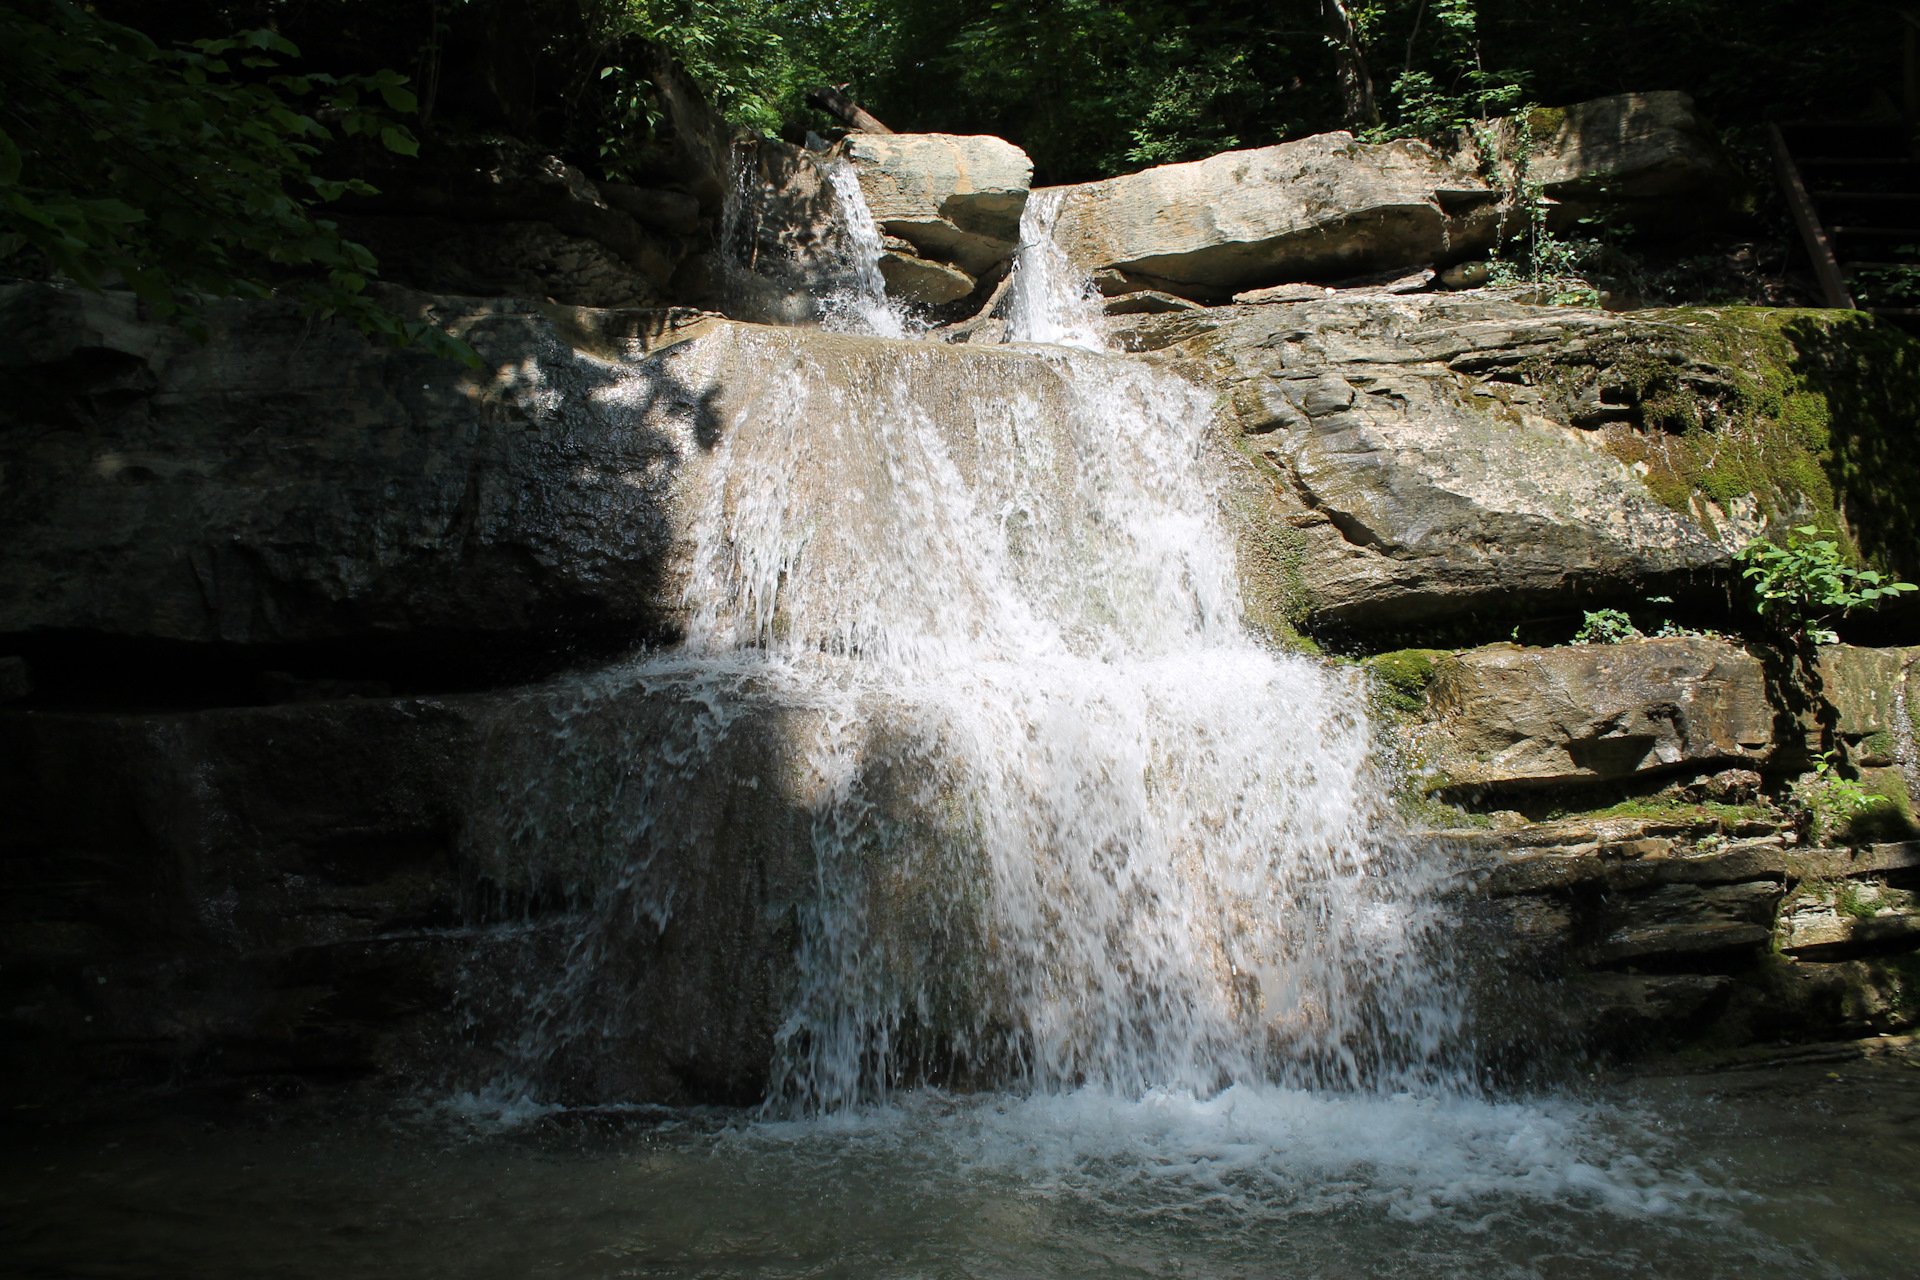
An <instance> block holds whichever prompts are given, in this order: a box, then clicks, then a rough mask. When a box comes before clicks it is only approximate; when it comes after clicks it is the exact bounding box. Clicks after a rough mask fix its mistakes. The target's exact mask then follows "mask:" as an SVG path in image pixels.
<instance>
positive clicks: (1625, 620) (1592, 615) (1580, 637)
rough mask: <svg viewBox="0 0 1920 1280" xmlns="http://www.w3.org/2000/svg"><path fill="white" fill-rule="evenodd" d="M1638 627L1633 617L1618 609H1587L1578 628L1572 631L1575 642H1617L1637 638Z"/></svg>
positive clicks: (1638, 633) (1638, 634)
mask: <svg viewBox="0 0 1920 1280" xmlns="http://www.w3.org/2000/svg"><path fill="white" fill-rule="evenodd" d="M1639 637H1640V631H1639V628H1637V627H1635V626H1634V625H1633V619H1632V618H1630V617H1628V616H1627V615H1626V613H1625V612H1624V611H1623V610H1620V609H1593V610H1589V611H1588V612H1587V613H1586V615H1585V617H1584V618H1583V619H1582V621H1581V623H1580V629H1579V630H1578V631H1576V632H1574V633H1573V642H1574V643H1575V644H1619V643H1620V642H1621V641H1623V640H1637V639H1639Z"/></svg>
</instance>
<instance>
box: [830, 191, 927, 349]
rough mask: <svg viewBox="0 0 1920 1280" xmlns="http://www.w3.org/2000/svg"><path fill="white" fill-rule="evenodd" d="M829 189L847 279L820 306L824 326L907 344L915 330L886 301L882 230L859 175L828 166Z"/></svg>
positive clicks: (902, 313)
mask: <svg viewBox="0 0 1920 1280" xmlns="http://www.w3.org/2000/svg"><path fill="white" fill-rule="evenodd" d="M826 175H827V184H828V186H829V187H830V188H831V190H832V191H833V196H834V201H835V203H836V204H837V205H838V206H839V209H840V225H841V227H842V229H843V230H844V232H845V234H846V252H845V261H844V264H843V272H844V275H845V279H843V280H842V281H841V282H839V283H838V284H836V285H835V286H834V287H833V288H831V289H830V290H829V291H828V292H827V294H826V296H825V297H824V298H823V299H822V300H821V322H822V323H823V324H824V325H825V326H826V327H827V328H829V329H836V330H839V331H840V332H843V333H866V334H871V335H873V336H874V337H878V338H904V337H907V336H909V334H910V333H911V332H912V331H913V329H914V325H913V324H912V322H911V321H910V320H909V319H908V318H907V315H906V313H905V312H904V311H903V310H902V309H901V307H900V306H899V305H898V304H897V303H894V302H892V301H890V300H889V299H888V298H887V282H886V278H885V277H884V276H882V275H881V274H880V259H881V257H882V256H883V255H884V254H885V253H886V242H885V241H884V240H882V239H881V236H880V227H879V225H878V224H877V223H875V222H874V220H873V211H872V210H871V209H869V208H868V207H867V198H866V195H865V193H864V192H862V191H861V190H860V175H859V172H858V171H857V170H856V169H855V168H854V167H853V166H852V165H851V164H849V163H847V162H846V161H844V160H836V161H833V162H832V163H830V164H828V165H827V166H826Z"/></svg>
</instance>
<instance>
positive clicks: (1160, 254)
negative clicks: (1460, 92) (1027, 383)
mask: <svg viewBox="0 0 1920 1280" xmlns="http://www.w3.org/2000/svg"><path fill="white" fill-rule="evenodd" d="M1495 199H1496V194H1495V193H1494V192H1493V190H1492V189H1491V188H1489V187H1488V186H1487V185H1486V184H1485V183H1484V182H1482V181H1481V180H1480V179H1479V178H1477V177H1475V176H1474V175H1473V174H1472V173H1470V172H1468V171H1466V170H1463V169H1460V168H1458V167H1456V166H1455V165H1454V164H1452V163H1451V162H1450V161H1449V160H1448V159H1447V158H1446V157H1445V156H1443V155H1442V154H1441V153H1439V152H1438V151H1436V150H1434V149H1433V148H1432V147H1429V146H1427V145H1426V144H1424V143H1420V142H1413V141H1409V140H1404V139H1403V140H1400V141H1396V142H1388V143H1364V142H1356V141H1355V140H1354V138H1353V136H1352V135H1351V134H1347V133H1329V134H1321V135H1318V136H1315V137H1311V138H1303V139H1301V140H1299V141H1297V142H1283V143H1280V144H1279V145H1277V146H1271V147H1260V148H1256V149H1254V150H1250V151H1229V152H1226V153H1224V154H1222V155H1217V156H1211V157H1209V158H1207V159H1205V160H1194V161H1190V162H1188V163H1185V164H1171V165H1162V166H1160V167H1158V168H1153V169H1147V170H1144V171H1142V172H1140V173H1134V174H1127V175H1125V176H1123V177H1118V178H1107V179H1104V180H1102V181H1099V182H1089V183H1084V184H1081V185H1079V186H1074V187H1069V188H1067V189H1066V192H1065V196H1064V198H1063V201H1062V204H1061V208H1060V217H1059V221H1058V223H1057V224H1056V229H1055V239H1056V240H1057V241H1058V242H1059V244H1060V245H1061V247H1062V248H1063V249H1064V250H1065V251H1066V254H1067V257H1068V259H1069V260H1070V261H1072V262H1073V263H1074V265H1075V266H1077V267H1078V268H1080V269H1081V270H1082V271H1084V272H1086V273H1087V274H1089V275H1091V276H1093V277H1094V278H1095V280H1097V281H1098V282H1099V283H1100V285H1101V288H1102V290H1103V291H1104V292H1106V293H1108V294H1117V293H1130V292H1133V291H1134V290H1136V289H1158V290H1161V291H1163V292H1166V293H1173V294H1179V295H1181V296H1182V297H1188V298H1194V299H1197V300H1200V301H1205V302H1224V301H1225V300H1226V299H1227V298H1228V297H1230V296H1231V295H1233V294H1235V293H1237V292H1242V291H1246V290H1252V289H1258V288H1261V287H1263V286H1269V285H1275V284H1281V283H1285V282H1287V281H1295V280H1337V279H1340V278H1342V277H1347V276H1355V275H1361V274H1365V273H1369V272H1377V271H1386V270H1389V269H1392V268H1396V267H1405V268H1418V267H1423V266H1428V265H1430V264H1432V263H1435V262H1441V261H1449V260H1451V259H1453V258H1456V257H1460V256H1464V255H1465V253H1466V252H1468V251H1469V250H1471V249H1473V248H1474V247H1476V246H1480V245H1483V244H1484V243H1486V242H1487V241H1488V238H1489V236H1490V234H1491V229H1492V225H1493V222H1492V206H1493V203H1494V201H1495Z"/></svg>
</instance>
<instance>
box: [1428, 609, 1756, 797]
mask: <svg viewBox="0 0 1920 1280" xmlns="http://www.w3.org/2000/svg"><path fill="white" fill-rule="evenodd" d="M1429 708H1430V714H1431V715H1432V716H1433V724H1432V728H1431V736H1430V737H1429V738H1428V739H1427V744H1428V748H1429V750H1430V751H1431V756H1432V760H1433V763H1434V766H1435V767H1436V768H1437V769H1438V770H1440V772H1441V773H1442V774H1443V775H1444V776H1445V778H1446V780H1447V786H1448V788H1450V789H1458V788H1477V787H1488V788H1495V789H1498V788H1526V787H1538V786H1552V785H1563V784H1567V783H1584V782H1598V781H1606V780H1616V779H1621V778H1630V777H1634V776H1637V775H1641V774H1650V773H1657V772H1661V771H1666V770H1672V769H1676V768H1681V767H1694V766H1698V765H1703V764H1709V763H1720V762H1758V761H1763V760H1765V759H1766V758H1767V755H1768V754H1769V752H1770V751H1771V750H1772V746H1773V710H1772V707H1771V705H1770V704H1769V702H1768V700H1767V685H1766V676H1765V673H1764V671H1763V670H1762V668H1761V665H1760V662H1759V660H1758V659H1756V658H1754V657H1752V656H1751V655H1749V654H1747V653H1746V652H1744V651H1743V650H1740V649H1737V648H1735V647H1734V646H1732V645H1730V644H1727V643H1725V642H1724V641H1719V640H1708V639H1701V638H1694V637H1677V638H1672V639H1660V640H1638V641H1627V642H1625V643H1622V644H1616V645H1567V646H1563V647H1560V648H1553V649H1526V648H1521V647H1520V646H1518V645H1508V644H1499V645H1490V646H1488V647H1486V648H1483V649H1471V650H1467V651H1465V652H1463V653H1458V654H1455V655H1453V656H1452V657H1450V658H1444V659H1441V660H1440V661H1439V662H1438V663H1436V664H1435V670H1434V681H1433V686H1432V689H1431V691H1430V694H1429Z"/></svg>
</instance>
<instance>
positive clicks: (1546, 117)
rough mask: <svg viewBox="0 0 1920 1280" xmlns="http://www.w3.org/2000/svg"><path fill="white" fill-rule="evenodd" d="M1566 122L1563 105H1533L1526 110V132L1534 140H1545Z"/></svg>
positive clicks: (1556, 132) (1565, 112) (1558, 130)
mask: <svg viewBox="0 0 1920 1280" xmlns="http://www.w3.org/2000/svg"><path fill="white" fill-rule="evenodd" d="M1566 123H1567V110H1566V108H1565V107H1535V108H1534V109H1533V110H1531V111H1529V112H1527V133H1528V134H1530V135H1531V136H1532V138H1533V140H1534V141H1535V142H1545V141H1547V140H1548V139H1550V138H1552V137H1553V136H1554V135H1556V134H1558V133H1559V132H1560V130H1561V129H1562V128H1564V127H1565V126H1566Z"/></svg>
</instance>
